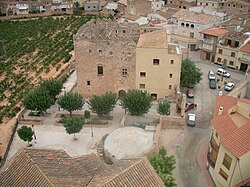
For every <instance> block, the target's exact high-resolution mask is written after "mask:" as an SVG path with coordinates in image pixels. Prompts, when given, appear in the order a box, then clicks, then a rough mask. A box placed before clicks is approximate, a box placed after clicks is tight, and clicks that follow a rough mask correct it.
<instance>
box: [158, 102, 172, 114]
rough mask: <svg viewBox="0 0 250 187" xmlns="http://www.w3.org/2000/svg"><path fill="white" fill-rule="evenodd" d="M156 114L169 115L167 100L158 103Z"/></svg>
mask: <svg viewBox="0 0 250 187" xmlns="http://www.w3.org/2000/svg"><path fill="white" fill-rule="evenodd" d="M157 112H158V114H160V115H166V116H169V115H170V103H169V101H167V100H164V101H158V106H157Z"/></svg>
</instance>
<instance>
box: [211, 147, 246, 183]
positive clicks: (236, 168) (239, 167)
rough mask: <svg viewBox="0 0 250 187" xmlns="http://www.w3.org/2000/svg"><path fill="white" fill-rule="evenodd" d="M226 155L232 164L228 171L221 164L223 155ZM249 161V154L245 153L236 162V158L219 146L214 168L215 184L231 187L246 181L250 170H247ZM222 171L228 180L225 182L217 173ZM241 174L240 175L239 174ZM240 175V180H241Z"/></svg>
mask: <svg viewBox="0 0 250 187" xmlns="http://www.w3.org/2000/svg"><path fill="white" fill-rule="evenodd" d="M225 153H226V154H228V155H229V156H230V157H231V158H232V163H231V166H230V169H229V170H228V169H227V168H226V167H225V166H224V165H223V164H222V163H223V159H224V155H225ZM249 159H250V153H247V154H245V155H243V156H242V157H240V158H239V160H237V158H236V157H235V156H234V155H233V154H232V153H231V152H230V151H229V150H228V149H227V148H225V147H224V146H223V145H220V149H219V152H218V157H217V161H216V164H215V168H214V174H213V176H214V179H215V181H214V182H215V184H216V185H217V186H223V187H225V186H228V187H231V186H232V187H233V186H235V185H236V184H238V183H239V182H241V180H242V179H243V180H244V179H247V178H248V177H249V176H250V170H249ZM220 169H222V170H223V171H224V172H225V173H226V174H227V175H228V179H227V180H225V179H224V178H223V177H222V176H221V175H220V174H219V171H220ZM240 172H241V174H240ZM241 175H242V179H241Z"/></svg>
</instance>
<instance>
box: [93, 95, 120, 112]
mask: <svg viewBox="0 0 250 187" xmlns="http://www.w3.org/2000/svg"><path fill="white" fill-rule="evenodd" d="M88 104H89V106H90V110H91V111H92V112H93V113H97V115H98V116H103V115H108V114H109V113H110V112H111V111H112V110H113V109H114V107H115V104H116V94H115V93H111V92H109V93H106V94H105V95H102V96H93V97H92V98H91V99H90V100H89V101H88Z"/></svg>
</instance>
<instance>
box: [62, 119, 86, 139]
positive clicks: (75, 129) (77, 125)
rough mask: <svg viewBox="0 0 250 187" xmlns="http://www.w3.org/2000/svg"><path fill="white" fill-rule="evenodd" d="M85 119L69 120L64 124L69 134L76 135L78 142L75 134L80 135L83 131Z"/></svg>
mask: <svg viewBox="0 0 250 187" xmlns="http://www.w3.org/2000/svg"><path fill="white" fill-rule="evenodd" d="M83 124H84V119H83V118H79V117H72V118H68V119H67V120H65V122H64V125H63V126H64V127H65V130H66V132H67V133H68V134H74V139H73V140H77V138H76V136H75V133H79V132H80V131H81V130H82V127H83Z"/></svg>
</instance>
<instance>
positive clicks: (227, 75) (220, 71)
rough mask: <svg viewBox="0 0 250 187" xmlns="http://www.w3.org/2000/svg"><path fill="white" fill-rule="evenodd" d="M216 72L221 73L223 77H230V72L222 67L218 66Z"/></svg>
mask: <svg viewBox="0 0 250 187" xmlns="http://www.w3.org/2000/svg"><path fill="white" fill-rule="evenodd" d="M217 74H218V75H222V76H223V77H227V78H229V77H230V73H228V72H227V71H226V70H224V69H222V68H219V69H218V70H217Z"/></svg>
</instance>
